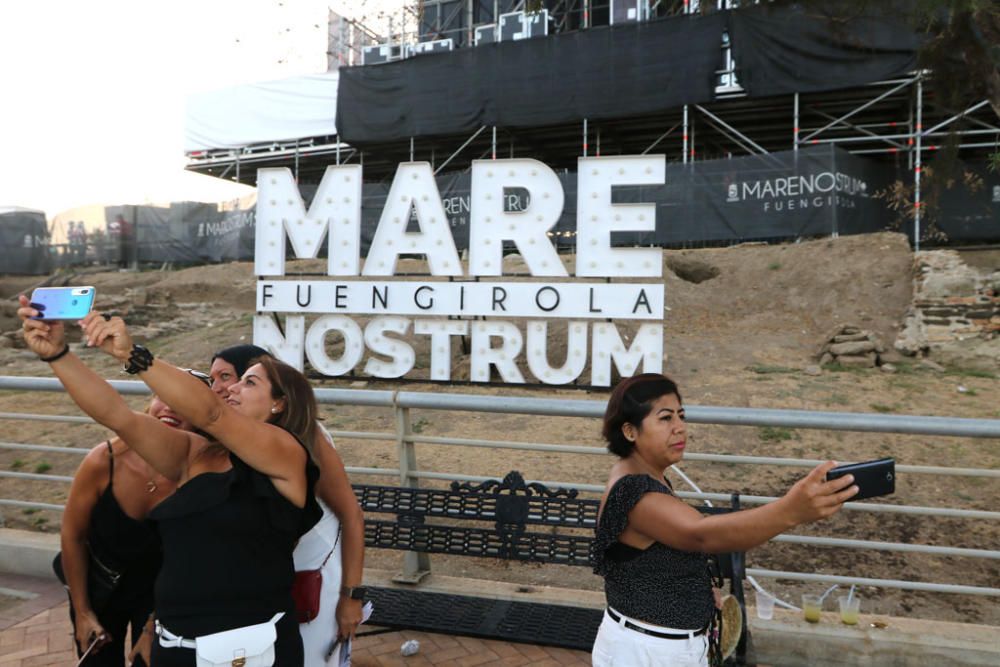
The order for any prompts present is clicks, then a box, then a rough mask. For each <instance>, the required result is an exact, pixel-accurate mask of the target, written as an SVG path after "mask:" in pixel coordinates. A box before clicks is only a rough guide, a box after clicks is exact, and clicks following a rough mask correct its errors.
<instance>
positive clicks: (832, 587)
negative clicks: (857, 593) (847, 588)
mask: <svg viewBox="0 0 1000 667" xmlns="http://www.w3.org/2000/svg"><path fill="white" fill-rule="evenodd" d="M837 588H839V587H838V585H837V584H834V585H833V586H830V587H829V588H828V589H826V590H825V591H824V592H823V594H822V595H820V596H819V603H820V604H823V600H825V599H826V596H827V595H829V594H830V593H832V592H833V591H835V590H836V589H837ZM853 591H854V587H853V586H851V592H853Z"/></svg>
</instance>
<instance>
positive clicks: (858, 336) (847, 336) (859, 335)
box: [833, 331, 868, 343]
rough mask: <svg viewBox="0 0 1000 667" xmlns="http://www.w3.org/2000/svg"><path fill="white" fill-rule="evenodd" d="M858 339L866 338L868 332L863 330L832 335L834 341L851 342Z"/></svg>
mask: <svg viewBox="0 0 1000 667" xmlns="http://www.w3.org/2000/svg"><path fill="white" fill-rule="evenodd" d="M859 340H868V334H867V333H866V332H864V331H862V332H861V333H856V334H841V335H839V336H834V337H833V342H834V343H851V342H854V341H859Z"/></svg>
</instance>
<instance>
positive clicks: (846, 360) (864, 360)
mask: <svg viewBox="0 0 1000 667" xmlns="http://www.w3.org/2000/svg"><path fill="white" fill-rule="evenodd" d="M875 360H876V356H875V353H874V352H870V353H868V354H845V355H844V356H841V357H837V363H838V364H840V365H841V366H852V367H856V368H874V367H875Z"/></svg>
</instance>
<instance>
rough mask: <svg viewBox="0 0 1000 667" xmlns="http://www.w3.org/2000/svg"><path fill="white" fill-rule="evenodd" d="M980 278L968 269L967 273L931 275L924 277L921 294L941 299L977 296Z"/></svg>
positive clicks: (956, 272)
mask: <svg viewBox="0 0 1000 667" xmlns="http://www.w3.org/2000/svg"><path fill="white" fill-rule="evenodd" d="M977 278H978V276H977V275H976V273H975V272H974V271H972V270H970V269H968V268H966V270H965V271H955V272H947V273H929V274H927V275H926V276H925V277H924V284H923V285H921V286H920V292H921V294H922V295H923V296H924V297H929V298H932V299H933V298H940V297H952V296H963V295H966V294H975V292H976V288H977V287H978V284H977V283H978V280H977Z"/></svg>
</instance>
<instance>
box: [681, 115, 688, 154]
mask: <svg viewBox="0 0 1000 667" xmlns="http://www.w3.org/2000/svg"><path fill="white" fill-rule="evenodd" d="M683 139H684V154H683V155H682V156H681V160H682V161H683V163H684V164H687V161H688V105H686V104H685V105H684V134H683Z"/></svg>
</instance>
